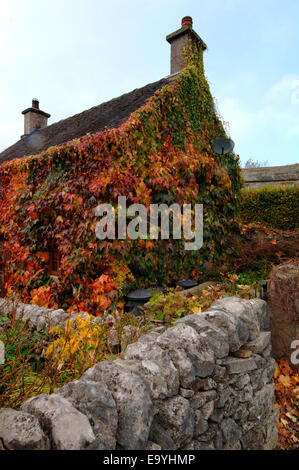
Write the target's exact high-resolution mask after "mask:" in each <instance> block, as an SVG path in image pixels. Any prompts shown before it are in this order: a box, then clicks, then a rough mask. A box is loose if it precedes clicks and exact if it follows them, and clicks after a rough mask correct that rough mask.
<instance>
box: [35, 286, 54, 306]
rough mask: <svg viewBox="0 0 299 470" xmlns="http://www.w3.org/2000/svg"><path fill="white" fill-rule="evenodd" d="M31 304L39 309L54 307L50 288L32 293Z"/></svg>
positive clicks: (40, 288)
mask: <svg viewBox="0 0 299 470" xmlns="http://www.w3.org/2000/svg"><path fill="white" fill-rule="evenodd" d="M31 303H32V304H35V305H38V306H39V307H47V308H51V307H53V305H54V301H53V299H52V293H51V288H50V287H45V286H42V287H39V288H38V289H34V290H33V291H32V292H31Z"/></svg>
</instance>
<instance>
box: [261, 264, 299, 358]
mask: <svg viewBox="0 0 299 470" xmlns="http://www.w3.org/2000/svg"><path fill="white" fill-rule="evenodd" d="M298 286H299V262H298V260H296V261H295V260H294V261H292V262H287V263H285V264H282V265H279V266H275V267H274V268H273V269H272V271H271V273H270V280H269V282H268V290H267V298H268V305H269V311H270V319H271V333H272V356H273V357H274V358H275V359H276V360H279V359H282V358H286V359H289V360H290V359H291V355H292V352H293V350H292V347H291V345H292V342H293V341H295V340H299V336H298V333H299V329H298V324H299V288H298ZM290 362H291V364H292V361H290Z"/></svg>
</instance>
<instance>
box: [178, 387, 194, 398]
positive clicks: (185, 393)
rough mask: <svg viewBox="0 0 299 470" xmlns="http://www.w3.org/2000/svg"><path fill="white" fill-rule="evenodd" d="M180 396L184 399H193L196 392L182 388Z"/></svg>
mask: <svg viewBox="0 0 299 470" xmlns="http://www.w3.org/2000/svg"><path fill="white" fill-rule="evenodd" d="M180 395H182V397H184V398H191V397H193V396H194V391H193V390H191V389H187V388H182V387H181V388H180Z"/></svg>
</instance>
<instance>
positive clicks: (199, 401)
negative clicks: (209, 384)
mask: <svg viewBox="0 0 299 470" xmlns="http://www.w3.org/2000/svg"><path fill="white" fill-rule="evenodd" d="M216 398H217V392H216V390H209V391H207V392H196V393H195V394H194V395H193V397H192V398H190V400H189V403H190V405H191V406H192V408H193V409H194V410H197V409H199V408H201V407H202V406H203V405H205V404H206V403H207V402H209V401H212V400H215V399H216Z"/></svg>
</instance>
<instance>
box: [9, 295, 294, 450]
mask: <svg viewBox="0 0 299 470" xmlns="http://www.w3.org/2000/svg"><path fill="white" fill-rule="evenodd" d="M298 303H299V297H298ZM8 308H11V305H8V302H6V301H2V300H1V299H0V315H1V314H2V312H3V310H5V309H8ZM14 308H15V309H16V311H17V315H18V316H19V317H20V318H21V317H25V318H27V319H28V320H30V321H31V326H32V328H33V329H37V330H40V329H43V328H46V326H45V325H46V323H47V324H48V323H49V322H48V319H49V318H50V319H51V321H53V322H54V323H53V324H59V322H60V321H65V318H66V317H65V312H63V311H55V310H49V309H45V308H40V307H37V306H32V305H24V304H20V305H17V306H15V307H14ZM78 316H82V317H83V318H84V317H85V316H86V314H85V313H84V312H80V313H79V314H72V315H70V317H71V319H72V321H73V322H74V325H76V321H77V318H78ZM67 317H68V318H69V315H67ZM107 318H108V317H107ZM107 318H105V321H106V320H107ZM267 318H268V312H267V305H266V304H265V302H263V301H260V300H259V299H256V300H254V301H244V300H242V299H235V298H230V299H223V300H222V301H220V302H218V303H217V304H216V305H215V304H214V306H213V308H212V309H210V310H209V311H207V312H206V313H201V314H193V315H191V316H189V317H184V318H182V319H181V320H178V321H177V322H176V323H175V325H174V326H173V327H172V328H169V329H167V330H165V329H164V328H162V329H160V328H159V329H158V330H159V331H158V330H151V331H150V332H149V333H147V334H146V335H144V336H142V337H141V338H140V339H139V340H138V341H137V342H136V343H134V344H131V345H129V346H128V347H127V349H126V351H125V353H124V355H123V357H124V359H121V358H120V357H119V358H118V359H116V360H115V361H105V362H102V363H99V364H97V365H96V366H94V367H93V368H91V369H89V370H88V371H86V372H85V373H84V374H83V376H82V377H81V379H80V380H77V381H75V382H72V383H70V384H67V385H65V386H64V387H62V388H61V389H59V390H57V392H56V394H52V395H50V396H48V395H42V396H39V397H36V398H35V400H37V402H34V400H33V399H32V400H29V401H28V402H27V403H25V404H24V407H25V408H26V406H28V403H29V408H30V410H31V408H32V411H30V412H32V413H33V414H34V416H33V415H32V418H33V419H35V420H36V419H38V420H39V424H38V426H40V429H41V432H42V433H44V435H45V439H47V438H48V441H47V442H48V444H47V445H52V448H78V449H79V448H80V449H81V448H82V449H83V448H84V449H88V450H112V449H114V448H115V449H119V450H130V449H134V450H135V449H136V450H138V449H147V450H172V449H186V450H187V449H189V450H203V449H224V450H228V449H230V450H232V449H240V448H241V441H242V446H243V448H246V449H247V448H248V449H255V448H263V449H268V448H273V447H274V446H275V440H276V439H277V429H276V420H277V416H276V414H275V413H276V410H274V408H273V403H274V387H273V384H272V383H271V379H272V376H273V373H274V370H275V361H274V360H273V359H272V358H271V345H270V341H269V340H270V334H269V333H267V332H265V330H266V329H267ZM94 321H95V322H97V323H98V322H102V321H103V319H99V318H95V319H94ZM109 321H110V320H109ZM164 330H165V331H164ZM260 330H261V331H260ZM248 348H249V349H248ZM244 350H248V351H250V354H252V356H251V357H250V358H237V357H233V356H236V355H238V354H239V353H240V351H242V356H244V354H243V351H244ZM229 352H230V354H231V355H230V356H229V355H228V354H229ZM63 400H64V401H63ZM62 401H63V406H62ZM30 403H31V405H30ZM32 403H33V404H32ZM33 410H34V411H33ZM24 411H26V409H24ZM27 411H28V410H27ZM22 412H23V411H22ZM18 413H20V412H18ZM0 416H1V413H0ZM240 440H241V441H240ZM49 441H50V442H49ZM1 445H2V447H3V446H4V447H5V445H4V444H3V439H2V438H1V435H0V448H1ZM22 445H23V444H22ZM30 445H31V444H29V446H30ZM35 445H36V444H33V447H34V446H35ZM39 445H40V444H37V446H39ZM41 445H42V444H41Z"/></svg>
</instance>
